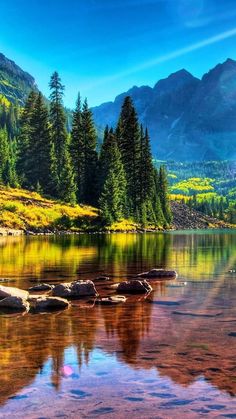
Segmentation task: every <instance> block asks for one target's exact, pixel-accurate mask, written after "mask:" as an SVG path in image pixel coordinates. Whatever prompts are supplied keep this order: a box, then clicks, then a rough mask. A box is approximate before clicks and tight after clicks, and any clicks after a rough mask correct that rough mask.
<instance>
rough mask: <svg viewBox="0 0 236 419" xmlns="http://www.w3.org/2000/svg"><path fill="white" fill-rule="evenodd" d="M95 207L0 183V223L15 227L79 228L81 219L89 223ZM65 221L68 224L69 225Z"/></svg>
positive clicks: (3, 225)
mask: <svg viewBox="0 0 236 419" xmlns="http://www.w3.org/2000/svg"><path fill="white" fill-rule="evenodd" d="M97 216H98V210H96V209H95V208H92V207H88V206H80V205H75V206H71V205H69V204H65V203H60V202H58V201H53V200H50V199H46V198H43V197H42V196H41V195H40V194H38V193H36V192H29V191H26V190H23V189H12V188H5V187H0V225H1V226H2V227H7V228H16V229H38V228H48V229H52V228H60V229H63V228H64V229H67V228H70V229H71V228H72V229H74V230H80V228H79V227H78V226H79V225H80V220H83V221H84V220H86V219H87V223H89V222H90V221H92V220H95V219H96V218H97ZM68 223H69V224H70V226H68Z"/></svg>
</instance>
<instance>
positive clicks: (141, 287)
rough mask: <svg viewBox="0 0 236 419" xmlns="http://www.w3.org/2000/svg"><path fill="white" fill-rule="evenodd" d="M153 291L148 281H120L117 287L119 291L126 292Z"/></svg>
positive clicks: (143, 292) (141, 292) (142, 292)
mask: <svg viewBox="0 0 236 419" xmlns="http://www.w3.org/2000/svg"><path fill="white" fill-rule="evenodd" d="M151 291H152V287H151V285H150V284H148V282H147V281H139V280H132V281H125V282H120V283H119V285H118V287H117V292H121V293H124V294H145V293H147V292H151Z"/></svg>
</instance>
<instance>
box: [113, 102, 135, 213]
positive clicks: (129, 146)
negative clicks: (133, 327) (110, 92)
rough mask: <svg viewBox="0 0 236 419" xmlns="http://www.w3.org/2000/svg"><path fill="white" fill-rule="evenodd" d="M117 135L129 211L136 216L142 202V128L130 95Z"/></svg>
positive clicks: (122, 113) (121, 116)
mask: <svg viewBox="0 0 236 419" xmlns="http://www.w3.org/2000/svg"><path fill="white" fill-rule="evenodd" d="M116 135H117V141H118V146H119V149H120V151H121V156H122V162H123V165H124V169H125V173H126V178H127V195H128V198H129V204H128V206H129V211H130V214H131V215H134V216H135V215H136V213H137V209H138V208H139V204H140V184H139V181H140V179H139V164H140V129H139V123H138V117H137V114H136V111H135V109H134V106H133V102H132V99H131V98H130V97H129V96H128V97H126V98H125V100H124V103H123V106H122V109H121V114H120V118H119V122H118V126H117V130H116Z"/></svg>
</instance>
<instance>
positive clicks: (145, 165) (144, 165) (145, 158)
mask: <svg viewBox="0 0 236 419" xmlns="http://www.w3.org/2000/svg"><path fill="white" fill-rule="evenodd" d="M140 143H141V147H140V164H139V172H140V199H141V202H145V201H147V200H150V199H151V198H152V196H153V191H154V168H153V163H152V154H151V147H150V139H149V135H148V130H147V129H146V131H145V134H144V132H143V127H142V125H141V129H140Z"/></svg>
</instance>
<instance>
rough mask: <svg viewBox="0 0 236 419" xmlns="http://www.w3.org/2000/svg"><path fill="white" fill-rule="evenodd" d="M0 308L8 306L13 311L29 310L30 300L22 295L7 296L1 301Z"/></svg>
mask: <svg viewBox="0 0 236 419" xmlns="http://www.w3.org/2000/svg"><path fill="white" fill-rule="evenodd" d="M0 308H6V309H9V310H13V311H29V308H30V305H29V303H28V301H26V300H25V299H23V298H21V297H6V298H4V299H3V300H1V301H0Z"/></svg>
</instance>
